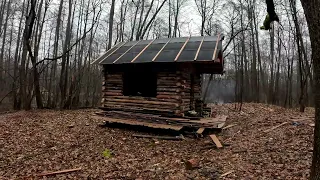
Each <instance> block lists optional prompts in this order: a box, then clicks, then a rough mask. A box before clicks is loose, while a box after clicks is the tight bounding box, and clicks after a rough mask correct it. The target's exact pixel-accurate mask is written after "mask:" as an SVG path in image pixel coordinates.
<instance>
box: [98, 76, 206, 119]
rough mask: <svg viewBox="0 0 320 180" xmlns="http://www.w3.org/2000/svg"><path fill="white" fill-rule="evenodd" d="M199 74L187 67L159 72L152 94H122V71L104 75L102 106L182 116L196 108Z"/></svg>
mask: <svg viewBox="0 0 320 180" xmlns="http://www.w3.org/2000/svg"><path fill="white" fill-rule="evenodd" d="M200 81H201V80H200V75H196V74H192V75H191V73H190V72H189V71H187V70H182V71H175V72H174V71H171V72H159V73H158V74H157V96H156V97H136V96H135V97H131V96H124V95H123V79H122V73H114V74H105V79H104V81H103V89H102V92H103V98H102V106H103V107H104V108H106V109H114V110H121V111H139V112H146V113H150V112H152V113H158V114H172V115H176V116H183V115H184V113H185V112H187V111H190V110H199V107H200V106H199V105H198V104H199V103H196V100H198V99H200V92H201V84H200Z"/></svg>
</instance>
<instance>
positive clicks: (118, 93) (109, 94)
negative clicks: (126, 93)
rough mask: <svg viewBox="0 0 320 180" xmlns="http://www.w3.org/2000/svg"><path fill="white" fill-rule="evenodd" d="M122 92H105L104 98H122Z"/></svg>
mask: <svg viewBox="0 0 320 180" xmlns="http://www.w3.org/2000/svg"><path fill="white" fill-rule="evenodd" d="M122 95H123V94H122V92H103V96H104V97H108V96H122Z"/></svg>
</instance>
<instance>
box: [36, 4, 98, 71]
mask: <svg viewBox="0 0 320 180" xmlns="http://www.w3.org/2000/svg"><path fill="white" fill-rule="evenodd" d="M100 13H101V9H100V11H99V13H98V15H97V17H96V19H95V21H94V22H93V24H92V26H91V27H90V29H89V30H88V31H86V32H85V33H84V34H83V36H82V37H81V38H80V39H77V41H76V42H75V43H73V44H72V46H71V47H70V48H69V49H68V50H67V51H65V52H64V53H63V54H62V55H60V56H58V57H55V58H44V59H42V60H41V61H39V62H37V63H36V64H35V66H37V65H39V64H41V63H43V62H44V61H56V60H58V59H61V58H63V57H65V56H66V55H67V54H68V53H69V52H70V51H72V49H73V47H74V46H76V45H77V44H78V43H79V42H80V41H81V40H82V39H84V38H86V36H87V34H88V33H89V32H90V31H92V29H93V28H94V26H95V24H96V22H97V19H98V17H99V15H100Z"/></svg>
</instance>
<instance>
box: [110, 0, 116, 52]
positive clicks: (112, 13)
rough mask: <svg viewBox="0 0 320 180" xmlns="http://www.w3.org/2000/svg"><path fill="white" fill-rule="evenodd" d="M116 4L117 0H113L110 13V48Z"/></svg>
mask: <svg viewBox="0 0 320 180" xmlns="http://www.w3.org/2000/svg"><path fill="white" fill-rule="evenodd" d="M114 6H115V0H112V3H111V10H110V15H109V43H108V49H110V48H111V45H112V32H113V16H114Z"/></svg>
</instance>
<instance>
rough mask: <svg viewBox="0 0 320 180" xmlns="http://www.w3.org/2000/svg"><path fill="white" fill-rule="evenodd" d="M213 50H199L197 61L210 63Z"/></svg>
mask: <svg viewBox="0 0 320 180" xmlns="http://www.w3.org/2000/svg"><path fill="white" fill-rule="evenodd" d="M212 56H213V50H212V49H211V50H200V52H199V55H198V58H197V61H210V60H212Z"/></svg>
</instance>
